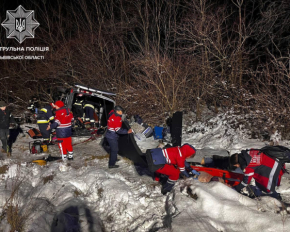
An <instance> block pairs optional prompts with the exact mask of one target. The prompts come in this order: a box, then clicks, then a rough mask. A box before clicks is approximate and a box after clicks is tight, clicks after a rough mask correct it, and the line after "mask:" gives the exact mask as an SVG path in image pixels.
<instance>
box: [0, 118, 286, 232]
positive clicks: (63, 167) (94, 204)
mask: <svg viewBox="0 0 290 232" xmlns="http://www.w3.org/2000/svg"><path fill="white" fill-rule="evenodd" d="M192 117H193V115H187V116H185V117H184V118H185V120H184V121H185V123H184V135H183V143H186V142H187V143H190V144H192V145H193V146H195V147H196V148H198V149H204V148H207V149H209V148H211V149H227V150H228V151H230V153H231V154H232V153H234V152H238V151H240V150H241V149H246V148H260V147H262V146H264V145H266V143H265V142H262V141H259V140H253V139H248V138H247V133H246V131H244V130H243V129H242V128H240V129H238V130H236V131H234V130H233V129H231V128H230V125H229V124H228V123H227V120H226V119H225V115H220V116H217V117H214V118H212V119H211V123H210V126H209V124H205V123H191V121H190V120H191V118H192ZM273 139H275V140H277V141H278V140H279V136H278V135H277V136H276V137H275V138H273ZM30 140H31V139H30V138H28V137H27V136H26V137H22V136H21V135H20V136H19V137H18V139H17V141H16V143H15V144H14V149H13V156H12V158H11V159H8V158H7V157H6V156H4V160H0V173H1V174H0V206H1V207H0V220H1V222H0V231H4V232H9V231H11V228H10V225H9V224H8V223H7V220H6V218H4V219H2V218H1V214H2V213H3V208H7V207H6V206H7V204H6V203H7V202H9V203H11V202H12V203H13V205H14V206H15V208H13V209H14V211H13V212H18V214H17V213H14V214H13V215H14V220H16V219H19V220H20V219H21V215H22V218H24V219H25V220H24V221H25V222H26V224H25V229H24V230H23V231H31V232H32V231H33V232H42V231H65V230H61V225H62V224H63V223H61V222H63V221H64V220H66V221H69V225H70V227H71V228H70V229H71V230H68V231H89V232H92V231H138V232H139V231H160V232H163V231H243V232H244V231H250V232H251V231H255V232H257V231H289V230H290V215H289V214H287V211H286V209H285V208H284V206H283V205H282V204H281V203H280V202H279V201H277V200H275V199H273V198H269V197H261V198H260V199H250V198H248V197H246V196H243V195H241V194H238V193H237V192H235V191H234V190H232V189H231V188H229V187H227V186H225V185H223V184H221V183H218V182H211V183H207V184H205V183H200V182H198V181H197V180H193V179H187V180H179V181H178V183H177V184H176V186H175V188H174V191H173V192H172V193H170V194H167V195H166V196H163V195H162V194H161V193H160V190H161V186H160V185H159V184H158V183H157V182H154V181H153V180H152V178H151V177H150V176H149V175H148V172H147V171H146V170H140V169H138V170H136V167H135V166H134V165H132V163H131V162H130V160H128V159H125V158H122V157H119V158H120V161H119V162H118V164H119V165H120V168H118V169H112V170H111V169H110V170H109V169H108V167H107V165H108V156H106V153H105V152H104V151H103V149H102V148H101V147H100V145H99V142H100V139H97V140H94V141H91V142H88V143H82V144H78V145H76V146H75V147H74V152H75V159H74V161H71V162H69V163H68V164H65V163H63V162H62V161H60V162H59V161H54V162H49V163H48V164H47V165H46V166H39V165H37V164H33V163H31V161H32V160H34V159H37V158H39V157H43V156H44V155H46V156H47V155H48V154H42V155H38V156H36V155H32V154H29V150H28V141H30ZM78 141H81V139H78V140H77V141H74V142H78ZM157 144H158V142H157V141H154V140H153V138H149V139H147V140H146V142H142V144H141V146H143V147H141V148H142V149H145V148H148V147H146V146H157ZM279 144H280V145H285V146H289V145H288V142H287V141H279ZM49 153H50V154H52V155H53V156H58V154H59V151H58V148H57V146H50V152H49ZM6 165H7V166H6ZM1 167H2V168H1ZM3 167H6V168H3ZM6 169H7V170H6ZM289 169H290V167H288V170H289ZM1 170H2V172H1ZM3 170H4V171H3ZM5 170H6V171H5ZM140 173H143V175H141V176H140ZM289 179H290V178H289V176H284V177H283V179H282V186H281V187H280V188H279V189H278V192H280V193H281V195H282V197H283V200H284V201H286V202H290V180H289ZM5 204H6V205H5ZM16 206H17V207H18V211H16V209H17V208H16ZM288 211H290V209H288ZM10 214H11V213H10ZM7 215H8V213H7ZM15 215H16V216H15ZM17 215H18V216H17ZM12 218H13V217H12ZM15 218H16V219H15ZM8 220H9V221H10V222H11V221H13V220H12V219H11V217H9V219H8ZM77 222H78V223H77ZM58 229H59V230H58ZM73 229H74V230H73Z"/></svg>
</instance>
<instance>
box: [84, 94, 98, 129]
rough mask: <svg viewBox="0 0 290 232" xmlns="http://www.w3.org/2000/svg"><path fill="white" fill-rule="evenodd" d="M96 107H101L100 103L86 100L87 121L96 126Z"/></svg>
mask: <svg viewBox="0 0 290 232" xmlns="http://www.w3.org/2000/svg"><path fill="white" fill-rule="evenodd" d="M95 107H100V105H99V104H98V103H96V102H93V101H89V100H85V101H84V111H85V123H88V122H89V123H90V125H91V127H95V117H94V113H95Z"/></svg>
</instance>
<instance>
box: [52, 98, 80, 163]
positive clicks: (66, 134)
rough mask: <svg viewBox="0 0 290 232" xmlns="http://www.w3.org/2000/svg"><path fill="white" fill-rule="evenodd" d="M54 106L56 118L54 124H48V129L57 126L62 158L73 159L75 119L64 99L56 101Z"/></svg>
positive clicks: (64, 159)
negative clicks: (72, 137) (72, 136)
mask: <svg viewBox="0 0 290 232" xmlns="http://www.w3.org/2000/svg"><path fill="white" fill-rule="evenodd" d="M54 107H55V109H56V111H55V120H54V122H53V123H52V124H49V125H48V127H47V130H50V129H54V128H56V137H57V141H58V147H59V150H60V153H61V156H62V160H63V161H66V160H73V147H72V139H71V135H72V129H71V124H72V120H73V119H74V117H73V114H72V113H71V112H70V110H69V109H68V108H66V107H65V106H64V103H63V102H62V101H56V102H55V104H54ZM67 154H68V155H67Z"/></svg>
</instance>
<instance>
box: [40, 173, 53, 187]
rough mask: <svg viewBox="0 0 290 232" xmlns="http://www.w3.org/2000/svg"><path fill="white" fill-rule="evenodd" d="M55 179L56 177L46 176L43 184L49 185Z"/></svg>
mask: <svg viewBox="0 0 290 232" xmlns="http://www.w3.org/2000/svg"><path fill="white" fill-rule="evenodd" d="M53 178H54V175H49V176H45V177H43V178H42V179H43V184H44V185H45V184H46V183H49V182H50V181H52V180H53Z"/></svg>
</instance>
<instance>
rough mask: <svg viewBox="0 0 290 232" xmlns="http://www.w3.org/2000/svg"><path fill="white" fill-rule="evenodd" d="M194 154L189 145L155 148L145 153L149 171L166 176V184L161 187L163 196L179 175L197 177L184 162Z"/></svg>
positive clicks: (193, 149) (170, 188)
mask: <svg viewBox="0 0 290 232" xmlns="http://www.w3.org/2000/svg"><path fill="white" fill-rule="evenodd" d="M195 152H196V150H195V148H194V147H193V146H191V145H189V144H184V145H183V146H181V147H170V148H166V149H161V148H155V149H148V150H147V151H146V159H147V163H148V167H149V170H150V171H151V172H155V173H158V174H164V175H166V176H168V180H167V182H166V183H165V184H164V185H163V186H162V189H161V193H162V194H163V195H165V194H166V193H168V192H170V191H171V190H172V188H173V186H174V184H175V182H176V181H177V180H178V178H179V175H180V174H181V175H182V176H184V177H190V174H191V175H199V173H198V172H196V171H195V170H193V169H192V168H191V167H190V165H189V163H187V162H186V161H185V160H186V159H187V158H189V157H190V156H192V155H194V154H195Z"/></svg>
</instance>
